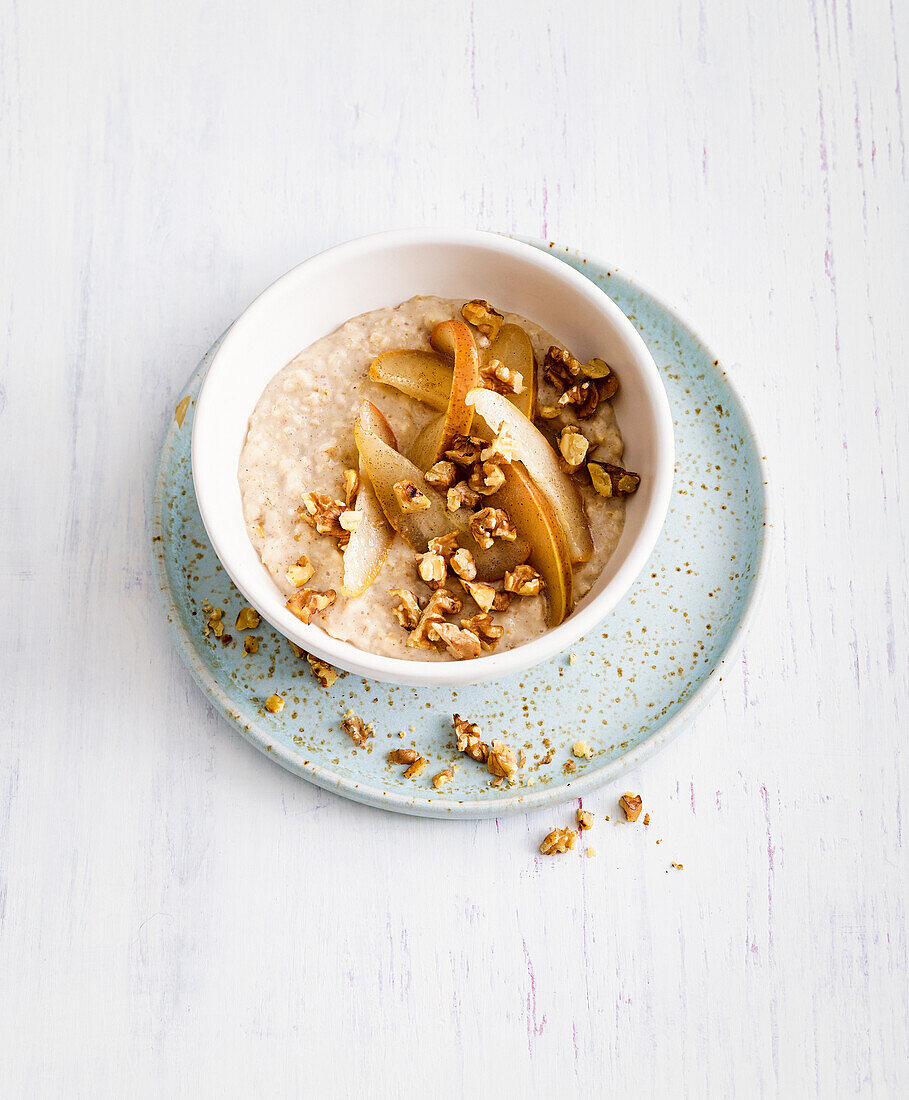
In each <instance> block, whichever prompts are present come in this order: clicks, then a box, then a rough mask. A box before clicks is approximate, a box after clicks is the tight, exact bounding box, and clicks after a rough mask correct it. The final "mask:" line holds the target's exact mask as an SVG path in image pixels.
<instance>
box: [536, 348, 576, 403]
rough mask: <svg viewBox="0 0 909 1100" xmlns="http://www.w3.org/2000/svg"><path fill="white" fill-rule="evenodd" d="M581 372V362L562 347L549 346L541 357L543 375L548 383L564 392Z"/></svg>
mask: <svg viewBox="0 0 909 1100" xmlns="http://www.w3.org/2000/svg"><path fill="white" fill-rule="evenodd" d="M580 373H581V364H580V363H579V362H578V360H577V359H575V357H574V356H573V355H571V354H570V353H569V352H567V351H565V350H564V349H563V348H558V347H556V346H555V345H553V346H552V347H550V349H549V351H547V352H546V356H545V358H544V359H543V377H544V378H545V379H546V381H547V382H549V383H550V385H552V386H555V388H556V389H557V390H558V391H559V392H560V393H564V392H565V390H566V389H568V387H569V386H573V385H574V383H575V381H576V380H577V378H578V376H579V375H580Z"/></svg>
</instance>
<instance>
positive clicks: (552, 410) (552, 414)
mask: <svg viewBox="0 0 909 1100" xmlns="http://www.w3.org/2000/svg"><path fill="white" fill-rule="evenodd" d="M561 411H562V410H561V409H560V408H559V407H558V405H541V406H540V416H541V417H542V418H543V419H544V420H555V418H556V417H557V416H558V415H559V413H560V412H561Z"/></svg>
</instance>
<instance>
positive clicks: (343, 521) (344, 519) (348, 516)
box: [338, 508, 363, 535]
mask: <svg viewBox="0 0 909 1100" xmlns="http://www.w3.org/2000/svg"><path fill="white" fill-rule="evenodd" d="M362 518H363V513H362V512H357V511H354V510H353V509H350V508H348V509H347V510H346V511H344V512H342V513H341V514H340V516H338V523H339V524H340V525H341V526H342V527H343V528H344V530H345V531H347V533H348V534H351V535H352V534H353V533H354V531H356V529H357V527H359V525H360V520H361V519H362Z"/></svg>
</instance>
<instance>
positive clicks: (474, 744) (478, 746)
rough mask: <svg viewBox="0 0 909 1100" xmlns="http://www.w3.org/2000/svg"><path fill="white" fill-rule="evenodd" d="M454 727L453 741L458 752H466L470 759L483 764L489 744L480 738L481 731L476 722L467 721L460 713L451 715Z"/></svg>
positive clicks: (487, 755)
mask: <svg viewBox="0 0 909 1100" xmlns="http://www.w3.org/2000/svg"><path fill="white" fill-rule="evenodd" d="M452 718H453V720H454V728H455V741H456V744H457V746H458V752H463V753H466V755H467V756H469V757H470V758H471V760H476V762H477V763H478V764H485V763H486V760H487V758H488V757H489V746H488V745H487V744H486V743H485V741H483V740H482V738H481V736H480V735H481V733H482V732H483V731H482V730H481V729H480V727H479V726H478V725H477V724H476V722H469V721H468V720H467V719H466V718H462V717H461V716H460V714H455V715H453V716H452Z"/></svg>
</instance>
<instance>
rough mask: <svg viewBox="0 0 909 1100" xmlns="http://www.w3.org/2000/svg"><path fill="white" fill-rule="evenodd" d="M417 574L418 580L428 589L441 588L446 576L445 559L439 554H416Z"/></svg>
mask: <svg viewBox="0 0 909 1100" xmlns="http://www.w3.org/2000/svg"><path fill="white" fill-rule="evenodd" d="M416 562H417V572H418V573H419V574H420V580H421V581H423V583H424V584H428V585H429V587H430V588H441V587H442V585H443V584H444V583H445V578H446V577H447V575H448V568H447V566H446V565H445V559H444V558H443V557H442V555H441V554H432V553H426V554H417V558H416Z"/></svg>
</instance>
